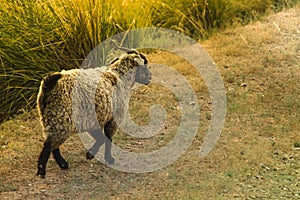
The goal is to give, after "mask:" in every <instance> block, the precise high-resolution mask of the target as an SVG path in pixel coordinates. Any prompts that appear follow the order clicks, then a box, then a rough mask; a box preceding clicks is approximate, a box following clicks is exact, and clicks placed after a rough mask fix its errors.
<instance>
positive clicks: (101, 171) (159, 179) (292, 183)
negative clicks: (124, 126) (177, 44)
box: [0, 4, 300, 199]
mask: <svg viewBox="0 0 300 200" xmlns="http://www.w3.org/2000/svg"><path fill="white" fill-rule="evenodd" d="M201 45H202V46H203V47H204V48H205V49H206V50H207V51H208V52H209V53H210V55H211V57H212V58H213V59H214V61H215V63H216V64H217V67H218V69H219V72H220V74H221V76H222V78H223V81H224V84H225V88H226V94H227V116H226V121H225V126H224V129H223V132H222V135H221V137H220V138H219V140H218V144H217V145H216V147H215V148H214V150H213V151H212V152H211V153H210V154H209V155H208V156H206V157H204V158H199V156H198V153H199V149H200V147H201V144H202V143H203V138H204V136H205V133H206V131H207V127H208V125H209V122H210V120H211V99H210V98H209V93H208V90H207V87H206V85H205V82H204V81H203V79H202V78H201V76H199V75H197V73H196V72H195V71H193V69H192V67H191V66H190V65H189V64H188V63H187V62H186V61H184V60H182V59H181V58H178V57H176V56H174V55H171V54H169V53H166V52H161V51H158V52H156V53H151V54H149V55H148V57H149V60H150V62H155V63H161V64H164V65H168V66H171V67H172V68H173V69H176V70H177V71H178V72H180V73H181V74H182V75H184V76H185V77H186V79H187V80H188V81H189V82H190V84H191V86H192V88H193V89H194V91H195V94H196V95H197V98H198V103H199V105H201V121H200V126H199V130H198V133H197V135H196V137H195V139H194V142H193V144H192V145H191V147H189V148H188V151H187V152H186V153H185V154H184V155H183V156H181V157H180V158H179V159H178V160H176V161H175V162H174V163H173V164H171V165H169V166H167V167H165V168H162V169H160V170H157V171H154V172H149V173H141V174H136V173H126V172H120V171H118V170H115V169H112V168H111V167H109V166H107V165H105V164H102V163H100V162H98V161H97V160H92V161H88V160H86V159H85V149H84V147H83V145H82V143H81V141H80V139H79V137H78V136H74V137H72V138H70V139H69V140H68V141H67V142H66V143H65V144H64V145H63V146H62V150H61V151H62V154H63V155H64V156H65V158H66V159H67V161H68V162H69V163H70V169H69V170H67V171H62V170H60V169H59V167H58V166H57V165H56V163H55V161H54V160H53V158H50V159H49V163H48V167H47V175H46V178H45V179H41V178H40V177H37V176H36V167H37V157H38V155H39V153H40V150H41V147H42V142H43V136H42V133H41V127H40V124H39V122H38V119H37V114H36V111H32V112H29V113H24V114H23V115H20V116H16V117H15V118H14V119H11V120H10V121H7V122H5V123H3V124H1V125H0V199H299V198H300V123H299V122H300V112H299V111H300V102H299V97H300V82H299V77H300V6H299V4H298V6H296V7H295V8H293V9H289V10H285V11H283V12H280V13H276V14H273V15H271V16H268V17H266V18H264V19H263V20H261V21H259V22H254V23H251V24H249V25H247V26H245V27H239V28H234V29H229V30H226V31H223V32H221V33H217V34H215V35H214V36H213V37H212V38H210V39H209V40H206V41H203V42H202V43H201ZM166 76H167V77H168V75H167V74H166ZM171 78H172V77H170V79H171ZM153 102H156V103H160V104H162V105H163V106H164V107H165V108H166V111H167V112H168V120H167V122H166V124H165V129H163V130H161V131H160V132H159V133H158V134H157V135H155V136H153V137H152V138H150V139H135V138H131V137H129V136H128V135H125V134H122V133H121V134H118V135H117V136H116V137H115V140H114V142H115V143H116V144H117V145H119V146H121V147H122V148H124V149H129V150H132V151H136V152H144V151H152V150H155V149H159V148H161V147H163V146H164V145H166V144H168V143H169V142H170V141H171V140H172V139H173V137H174V135H175V134H176V131H177V128H178V123H179V121H180V117H179V116H180V110H178V103H177V102H176V98H174V95H173V94H172V93H171V92H170V91H168V90H167V89H166V88H163V87H160V86H158V85H150V86H149V87H141V88H140V89H139V90H138V91H137V92H136V94H135V95H134V96H133V103H132V105H131V108H130V110H131V113H132V116H133V118H134V119H135V120H136V122H137V123H140V124H147V123H149V120H150V118H149V116H148V113H149V106H150V105H151V104H152V103H153ZM141 104H142V105H141Z"/></svg>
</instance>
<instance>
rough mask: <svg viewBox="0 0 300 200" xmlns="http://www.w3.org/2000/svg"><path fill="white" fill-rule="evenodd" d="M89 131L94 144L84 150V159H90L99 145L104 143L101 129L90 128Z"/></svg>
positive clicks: (96, 151)
mask: <svg viewBox="0 0 300 200" xmlns="http://www.w3.org/2000/svg"><path fill="white" fill-rule="evenodd" d="M89 133H90V135H91V136H92V137H93V138H94V139H95V140H96V142H95V144H94V145H93V146H92V147H91V148H90V149H89V150H87V151H86V159H88V160H92V159H93V158H94V157H95V155H96V154H97V153H98V151H99V148H100V146H101V145H102V144H103V143H104V135H103V132H102V131H101V130H92V131H89Z"/></svg>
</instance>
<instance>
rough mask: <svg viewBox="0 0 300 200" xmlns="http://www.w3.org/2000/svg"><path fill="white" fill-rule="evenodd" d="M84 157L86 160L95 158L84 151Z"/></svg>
mask: <svg viewBox="0 0 300 200" xmlns="http://www.w3.org/2000/svg"><path fill="white" fill-rule="evenodd" d="M85 157H86V159H87V160H92V159H93V158H95V156H94V155H93V154H91V153H90V152H89V151H86V153H85Z"/></svg>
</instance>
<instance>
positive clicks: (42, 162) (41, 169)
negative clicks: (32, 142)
mask: <svg viewBox="0 0 300 200" xmlns="http://www.w3.org/2000/svg"><path fill="white" fill-rule="evenodd" d="M50 153H51V143H50V141H45V142H44V146H43V149H42V152H41V154H40V156H39V160H38V172H37V176H39V175H40V176H41V177H42V178H45V176H46V165H47V162H48V159H49V157H50Z"/></svg>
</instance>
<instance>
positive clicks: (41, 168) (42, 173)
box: [36, 165, 46, 178]
mask: <svg viewBox="0 0 300 200" xmlns="http://www.w3.org/2000/svg"><path fill="white" fill-rule="evenodd" d="M36 175H37V176H40V177H41V178H45V176H46V169H45V167H44V166H43V165H40V166H38V172H37V174H36Z"/></svg>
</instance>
